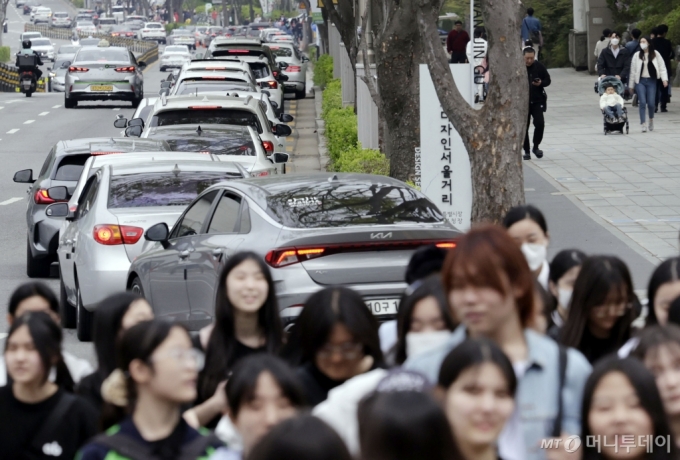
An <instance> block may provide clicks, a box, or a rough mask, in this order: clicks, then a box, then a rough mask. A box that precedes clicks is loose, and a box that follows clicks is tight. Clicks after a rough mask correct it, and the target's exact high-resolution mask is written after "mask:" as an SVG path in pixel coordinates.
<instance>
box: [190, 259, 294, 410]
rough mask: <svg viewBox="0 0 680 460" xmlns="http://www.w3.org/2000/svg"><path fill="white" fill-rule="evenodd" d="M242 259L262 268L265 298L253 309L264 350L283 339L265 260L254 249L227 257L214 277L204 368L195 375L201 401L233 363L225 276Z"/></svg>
mask: <svg viewBox="0 0 680 460" xmlns="http://www.w3.org/2000/svg"><path fill="white" fill-rule="evenodd" d="M246 260H252V261H254V262H255V263H256V264H257V265H258V266H259V267H260V270H261V271H262V275H263V276H264V278H265V280H266V282H267V286H268V292H267V299H266V300H265V302H264V304H263V305H262V307H261V308H260V310H259V311H258V313H257V317H258V325H259V327H260V328H261V330H262V331H263V332H264V335H265V347H266V350H267V352H268V353H271V354H276V353H278V351H279V348H280V347H281V344H282V342H283V329H282V327H281V319H280V316H279V306H278V302H277V300H276V290H275V287H274V280H273V279H272V275H271V272H270V270H269V267H268V266H267V264H265V263H264V261H263V260H262V258H261V257H260V256H259V255H257V254H256V253H254V252H250V251H246V252H239V253H237V254H235V255H233V256H232V257H230V258H229V260H228V261H227V263H226V264H225V265H224V269H223V270H222V272H221V273H220V277H219V279H218V281H217V297H216V299H215V323H214V324H215V327H214V329H213V331H212V333H211V334H210V340H209V341H208V346H207V349H206V356H205V368H204V369H203V371H202V372H201V373H200V374H199V378H198V401H205V400H206V399H208V398H210V397H211V396H212V395H213V394H215V390H216V389H217V386H218V385H219V383H220V382H222V381H223V380H225V379H226V378H227V377H228V375H229V372H230V371H231V368H232V367H233V366H234V364H235V361H234V360H235V356H234V351H235V349H236V342H237V339H236V319H235V315H234V306H233V305H232V304H231V302H230V301H229V296H228V294H227V276H229V273H231V271H232V270H233V269H234V268H236V267H237V266H239V265H241V264H242V263H243V262H245V261H246Z"/></svg>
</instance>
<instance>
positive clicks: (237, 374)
mask: <svg viewBox="0 0 680 460" xmlns="http://www.w3.org/2000/svg"><path fill="white" fill-rule="evenodd" d="M264 372H268V373H269V374H270V375H271V376H272V377H273V378H274V380H275V381H276V383H277V385H278V386H279V388H280V389H281V394H282V395H283V396H285V397H286V398H287V399H288V401H290V403H291V404H292V405H293V406H294V407H297V408H302V407H304V406H305V397H304V393H303V390H302V384H301V383H300V381H299V379H298V377H297V375H296V374H295V372H294V371H293V369H291V368H290V367H289V366H288V365H287V364H286V363H285V362H284V361H282V360H281V359H280V358H277V357H275V356H272V355H268V354H265V353H260V354H257V355H252V356H248V357H246V358H243V359H242V360H240V361H239V362H238V363H236V365H235V366H234V370H233V372H232V374H231V377H230V378H229V380H228V381H227V386H226V389H225V391H226V393H227V402H228V404H229V410H230V411H231V415H232V416H233V417H236V416H238V413H239V411H240V409H241V407H242V406H243V404H245V403H248V402H250V401H252V400H253V398H254V397H255V391H256V390H257V381H258V379H259V378H260V375H262V373H264Z"/></svg>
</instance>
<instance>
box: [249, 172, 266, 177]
mask: <svg viewBox="0 0 680 460" xmlns="http://www.w3.org/2000/svg"><path fill="white" fill-rule="evenodd" d="M268 175H269V171H260V172H259V173H253V174H252V176H253V177H264V176H268Z"/></svg>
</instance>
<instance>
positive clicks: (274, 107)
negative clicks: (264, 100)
mask: <svg viewBox="0 0 680 460" xmlns="http://www.w3.org/2000/svg"><path fill="white" fill-rule="evenodd" d="M262 92H263V93H264V91H262ZM269 103H270V104H271V105H272V108H273V109H274V110H276V109H278V108H279V104H277V103H276V102H275V101H269Z"/></svg>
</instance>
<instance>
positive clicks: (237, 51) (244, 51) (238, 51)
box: [229, 50, 248, 54]
mask: <svg viewBox="0 0 680 460" xmlns="http://www.w3.org/2000/svg"><path fill="white" fill-rule="evenodd" d="M229 54H248V50H229Z"/></svg>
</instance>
